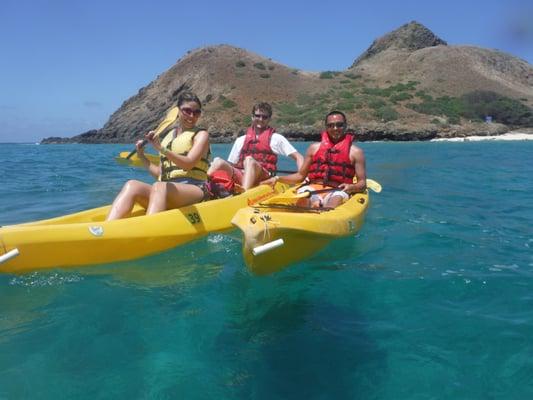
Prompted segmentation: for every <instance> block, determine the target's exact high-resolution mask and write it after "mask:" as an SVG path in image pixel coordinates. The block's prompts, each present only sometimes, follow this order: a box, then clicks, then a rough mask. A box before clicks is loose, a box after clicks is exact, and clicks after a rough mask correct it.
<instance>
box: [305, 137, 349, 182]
mask: <svg viewBox="0 0 533 400" xmlns="http://www.w3.org/2000/svg"><path fill="white" fill-rule="evenodd" d="M352 141H353V136H352V135H350V134H346V135H345V136H344V138H342V139H341V140H340V141H339V142H337V143H333V142H332V141H331V139H330V138H329V135H328V133H327V132H326V131H324V132H322V140H321V142H320V147H319V148H318V150H317V152H316V153H315V154H314V155H313V160H312V162H311V166H310V167H309V173H308V174H307V177H308V178H309V180H310V182H311V183H312V182H317V183H321V184H324V185H328V186H333V187H337V186H339V185H340V184H341V183H353V177H354V176H355V167H354V165H353V162H352V161H351V160H350V149H351V147H352Z"/></svg>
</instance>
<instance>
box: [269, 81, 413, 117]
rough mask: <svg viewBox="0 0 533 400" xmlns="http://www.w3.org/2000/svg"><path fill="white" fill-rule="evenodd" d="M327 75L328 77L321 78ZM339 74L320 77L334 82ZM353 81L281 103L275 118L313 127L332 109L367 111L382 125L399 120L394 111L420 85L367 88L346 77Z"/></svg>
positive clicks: (409, 83)
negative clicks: (294, 100) (291, 101)
mask: <svg viewBox="0 0 533 400" xmlns="http://www.w3.org/2000/svg"><path fill="white" fill-rule="evenodd" d="M322 75H324V76H325V77H322ZM336 75H338V73H335V72H333V71H326V72H323V73H322V74H321V78H322V79H335V77H336ZM343 76H344V77H348V78H350V79H344V78H342V77H340V78H342V79H340V80H339V81H338V83H339V85H335V84H334V85H333V86H332V87H331V88H330V89H329V90H328V91H327V92H325V93H316V94H301V95H300V96H298V98H297V99H296V102H295V103H287V102H282V103H278V104H276V105H275V111H276V113H275V119H276V123H278V124H282V125H284V124H300V125H307V126H309V125H314V124H315V123H317V122H320V121H322V119H323V118H324V115H325V114H326V113H327V112H329V111H331V110H333V109H336V110H341V111H343V112H348V113H349V112H355V111H357V110H361V111H362V112H364V111H365V109H366V110H368V112H371V113H372V115H374V117H375V118H376V119H378V120H379V121H382V122H387V121H393V120H396V119H398V118H399V113H398V111H397V110H396V109H395V107H396V106H397V105H400V103H401V102H403V101H405V100H410V99H412V98H413V95H411V94H410V93H408V92H413V91H414V90H416V85H418V82H415V81H410V82H407V83H398V84H395V85H392V86H388V87H386V88H375V87H366V86H363V84H362V83H357V82H354V79H357V78H358V77H359V76H357V75H353V74H343Z"/></svg>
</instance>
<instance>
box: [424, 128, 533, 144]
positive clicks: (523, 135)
mask: <svg viewBox="0 0 533 400" xmlns="http://www.w3.org/2000/svg"><path fill="white" fill-rule="evenodd" d="M483 140H506V141H509V140H533V132H529V133H528V132H524V131H512V132H507V133H504V134H502V135H494V136H468V137H454V138H439V139H432V140H431V141H432V142H479V141H483Z"/></svg>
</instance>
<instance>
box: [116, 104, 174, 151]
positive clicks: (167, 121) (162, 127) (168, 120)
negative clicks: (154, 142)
mask: <svg viewBox="0 0 533 400" xmlns="http://www.w3.org/2000/svg"><path fill="white" fill-rule="evenodd" d="M178 116H179V108H178V107H172V108H171V109H170V110H169V111H168V112H167V115H166V116H165V119H164V120H163V121H161V123H160V124H159V125H158V127H157V128H156V129H155V133H156V135H158V136H159V135H160V134H161V133H162V132H164V131H165V130H166V129H167V128H168V127H169V126H170V125H171V124H173V123H174V122H175V121H176V120H177V119H178ZM146 143H148V140H146V139H143V141H142V143H141V147H144V146H146ZM135 153H137V148H135V150H133V151H132V152H130V153H129V154H128V155H127V156H126V160H129V159H130V158H131V157H132V156H133V155H134V154H135ZM121 155H122V153H121Z"/></svg>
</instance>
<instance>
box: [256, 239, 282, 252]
mask: <svg viewBox="0 0 533 400" xmlns="http://www.w3.org/2000/svg"><path fill="white" fill-rule="evenodd" d="M284 243H285V242H284V241H283V239H276V240H273V241H272V242H268V243H265V244H262V245H261V246H257V247H254V248H253V249H252V254H253V255H254V256H258V255H260V254H263V253H266V252H267V251H270V250H274V249H277V248H278V247H281V246H283V244H284Z"/></svg>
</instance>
